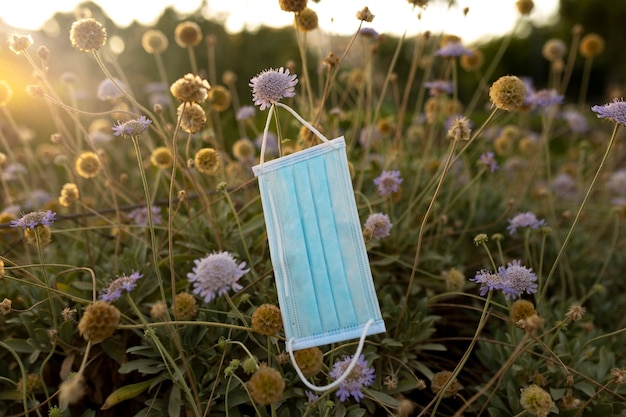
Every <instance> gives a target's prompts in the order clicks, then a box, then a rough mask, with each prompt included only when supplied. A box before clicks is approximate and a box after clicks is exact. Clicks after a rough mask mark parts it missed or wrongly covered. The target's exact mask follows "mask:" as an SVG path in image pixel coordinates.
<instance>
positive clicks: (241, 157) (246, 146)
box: [233, 138, 256, 163]
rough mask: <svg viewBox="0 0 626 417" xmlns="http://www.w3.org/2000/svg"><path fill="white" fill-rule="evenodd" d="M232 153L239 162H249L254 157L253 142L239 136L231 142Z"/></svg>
mask: <svg viewBox="0 0 626 417" xmlns="http://www.w3.org/2000/svg"><path fill="white" fill-rule="evenodd" d="M233 155H234V156H235V158H237V160H238V161H239V162H242V163H251V162H253V161H254V158H255V157H256V148H255V147H254V143H252V141H251V140H250V139H248V138H241V139H239V140H237V141H236V142H235V143H233Z"/></svg>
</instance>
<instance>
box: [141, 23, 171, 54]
mask: <svg viewBox="0 0 626 417" xmlns="http://www.w3.org/2000/svg"><path fill="white" fill-rule="evenodd" d="M141 46H143V49H144V50H145V51H146V52H147V53H149V54H160V53H163V52H165V50H166V49H167V46H168V40H167V36H165V34H164V33H163V32H161V31H160V30H157V29H150V30H147V31H146V32H145V33H144V34H143V36H142V37H141Z"/></svg>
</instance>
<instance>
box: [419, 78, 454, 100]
mask: <svg viewBox="0 0 626 417" xmlns="http://www.w3.org/2000/svg"><path fill="white" fill-rule="evenodd" d="M424 87H426V88H428V94H430V95H431V96H436V95H439V94H441V93H447V94H452V92H453V86H452V81H447V80H434V81H426V82H425V83H424Z"/></svg>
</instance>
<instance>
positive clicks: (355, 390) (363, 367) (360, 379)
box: [329, 355, 374, 402]
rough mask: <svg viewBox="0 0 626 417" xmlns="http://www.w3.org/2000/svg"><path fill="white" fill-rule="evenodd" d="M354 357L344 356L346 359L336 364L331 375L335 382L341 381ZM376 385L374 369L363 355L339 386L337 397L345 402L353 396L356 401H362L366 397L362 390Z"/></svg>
mask: <svg viewBox="0 0 626 417" xmlns="http://www.w3.org/2000/svg"><path fill="white" fill-rule="evenodd" d="M352 359H353V358H352V356H344V358H343V359H342V360H340V361H338V362H335V364H334V365H333V369H332V370H331V371H330V373H329V375H330V377H331V378H332V379H333V380H337V379H339V377H340V376H341V375H343V374H344V372H345V370H346V369H347V368H348V366H350V362H352ZM373 383H374V368H372V367H370V366H369V363H368V361H367V360H366V359H365V356H363V355H361V356H359V358H358V359H357V362H356V365H355V367H354V368H353V369H352V371H351V372H350V374H348V376H347V377H346V379H344V380H343V382H342V383H341V384H339V389H338V390H337V397H339V401H341V402H344V401H346V400H347V399H348V397H350V396H352V398H354V399H355V400H356V401H361V399H363V398H364V397H365V396H364V395H363V392H361V389H362V388H363V387H369V386H370V385H372V384H373Z"/></svg>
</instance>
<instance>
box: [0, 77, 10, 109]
mask: <svg viewBox="0 0 626 417" xmlns="http://www.w3.org/2000/svg"><path fill="white" fill-rule="evenodd" d="M12 97H13V90H12V89H11V86H10V85H9V83H7V82H6V81H4V80H0V106H6V105H7V104H9V101H11V98H12Z"/></svg>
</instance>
